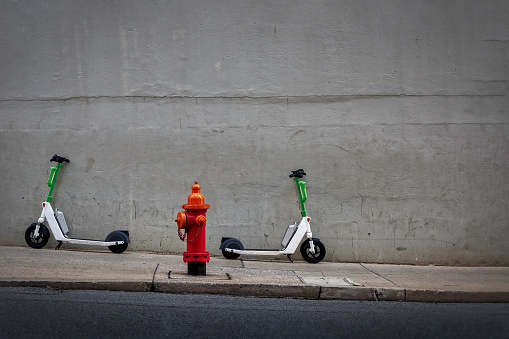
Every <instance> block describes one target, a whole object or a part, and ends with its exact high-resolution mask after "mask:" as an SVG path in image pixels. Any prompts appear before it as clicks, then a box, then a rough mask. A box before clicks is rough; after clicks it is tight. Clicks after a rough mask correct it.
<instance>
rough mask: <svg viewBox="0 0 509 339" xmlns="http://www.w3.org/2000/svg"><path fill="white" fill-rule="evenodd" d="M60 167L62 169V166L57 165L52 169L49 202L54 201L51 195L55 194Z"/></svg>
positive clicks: (49, 181) (47, 198) (47, 199)
mask: <svg viewBox="0 0 509 339" xmlns="http://www.w3.org/2000/svg"><path fill="white" fill-rule="evenodd" d="M60 167H62V164H61V163H57V165H56V166H54V167H51V168H50V172H49V177H48V186H49V192H48V196H47V197H46V201H47V202H51V200H52V199H53V198H52V197H51V194H52V193H53V189H54V188H55V183H56V181H57V176H58V171H59V170H60Z"/></svg>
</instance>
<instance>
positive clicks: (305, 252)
mask: <svg viewBox="0 0 509 339" xmlns="http://www.w3.org/2000/svg"><path fill="white" fill-rule="evenodd" d="M313 245H314V247H315V253H311V252H310V251H309V249H310V248H311V246H310V245H309V240H306V241H304V242H303V243H302V245H301V246H300V254H302V257H303V258H304V260H306V261H307V262H308V263H311V264H316V263H319V262H320V261H322V260H323V258H324V257H325V245H324V244H323V243H322V242H321V241H319V240H313Z"/></svg>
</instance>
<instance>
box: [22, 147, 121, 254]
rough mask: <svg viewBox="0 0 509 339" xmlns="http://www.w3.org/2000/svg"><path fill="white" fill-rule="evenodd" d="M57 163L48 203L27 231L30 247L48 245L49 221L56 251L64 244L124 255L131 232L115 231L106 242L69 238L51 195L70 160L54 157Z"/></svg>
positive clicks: (49, 183)
mask: <svg viewBox="0 0 509 339" xmlns="http://www.w3.org/2000/svg"><path fill="white" fill-rule="evenodd" d="M53 161H55V162H56V163H57V164H56V166H53V167H51V168H50V174H49V178H48V186H49V188H50V189H49V193H48V196H47V197H46V201H45V202H43V203H42V213H41V216H40V217H39V220H38V221H37V222H36V223H33V224H31V225H30V226H28V228H27V230H26V231H25V241H26V242H27V244H28V246H30V247H33V248H42V247H44V246H45V245H46V244H47V243H48V239H49V238H50V233H49V230H48V228H47V227H46V226H45V225H44V223H45V222H46V221H47V222H48V225H49V227H50V229H51V233H53V236H54V237H55V239H56V240H57V241H58V245H57V247H56V248H55V250H58V249H59V248H60V246H61V245H62V243H64V242H65V243H69V244H79V245H93V246H105V247H108V248H109V249H110V251H112V252H113V253H122V252H124V251H125V250H126V249H127V246H128V244H129V242H130V240H129V231H113V232H111V233H110V234H108V236H107V237H106V240H105V241H100V240H88V239H75V238H70V237H69V228H68V227H67V223H66V222H65V218H64V213H63V212H62V211H60V210H58V209H56V210H55V211H53V208H52V207H51V200H52V199H53V198H52V197H51V194H52V193H53V189H54V188H55V182H56V181H57V176H58V172H59V170H60V168H61V167H62V165H63V163H64V162H69V159H67V158H64V157H61V156H58V155H56V154H55V155H54V156H53V157H52V158H51V160H50V162H53Z"/></svg>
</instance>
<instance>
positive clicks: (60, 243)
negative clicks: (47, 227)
mask: <svg viewBox="0 0 509 339" xmlns="http://www.w3.org/2000/svg"><path fill="white" fill-rule="evenodd" d="M60 246H62V242H61V241H59V242H58V245H57V247H55V251H56V250H58V249H59V248H60Z"/></svg>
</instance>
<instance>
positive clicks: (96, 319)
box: [0, 287, 509, 338]
mask: <svg viewBox="0 0 509 339" xmlns="http://www.w3.org/2000/svg"><path fill="white" fill-rule="evenodd" d="M0 337H1V338H50V337H51V338H71V337H72V338H161V337H169V338H291V337H315V338H316V337H318V338H320V337H321V338H342V337H346V338H365V337H374V338H480V337H483V338H508V337H509V304H429V303H407V302H379V301H378V302H360V301H333V300H331V301H327V300H296V299H271V298H245V297H230V296H217V295H173V294H162V293H151V292H146V293H142V292H137V293H136V292H132V293H131V292H110V291H62V290H54V289H49V288H47V289H44V288H11V287H3V288H0Z"/></svg>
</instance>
